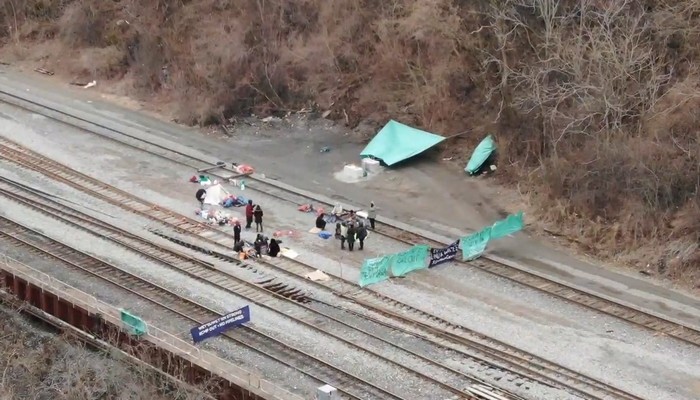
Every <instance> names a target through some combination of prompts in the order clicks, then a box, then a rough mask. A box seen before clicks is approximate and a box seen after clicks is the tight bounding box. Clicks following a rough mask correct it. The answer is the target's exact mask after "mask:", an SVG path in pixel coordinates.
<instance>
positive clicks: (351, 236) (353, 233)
mask: <svg viewBox="0 0 700 400" xmlns="http://www.w3.org/2000/svg"><path fill="white" fill-rule="evenodd" d="M356 237H357V230H356V229H355V225H353V224H350V226H348V233H347V240H348V250H349V251H352V250H353V248H354V247H355V238H356Z"/></svg>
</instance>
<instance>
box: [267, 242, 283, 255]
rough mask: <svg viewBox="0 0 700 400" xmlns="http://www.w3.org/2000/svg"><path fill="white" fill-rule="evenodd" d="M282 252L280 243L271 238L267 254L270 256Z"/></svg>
mask: <svg viewBox="0 0 700 400" xmlns="http://www.w3.org/2000/svg"><path fill="white" fill-rule="evenodd" d="M279 252H280V245H279V244H278V243H277V241H276V240H275V239H270V248H269V250H268V252H267V254H268V255H269V256H270V257H277V254H279Z"/></svg>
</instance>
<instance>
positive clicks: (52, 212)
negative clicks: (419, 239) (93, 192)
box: [0, 178, 520, 399]
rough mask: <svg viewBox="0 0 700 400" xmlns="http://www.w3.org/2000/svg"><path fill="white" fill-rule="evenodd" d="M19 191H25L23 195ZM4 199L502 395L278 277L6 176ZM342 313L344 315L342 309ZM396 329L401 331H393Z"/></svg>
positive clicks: (455, 387) (309, 323) (461, 383)
mask: <svg viewBox="0 0 700 400" xmlns="http://www.w3.org/2000/svg"><path fill="white" fill-rule="evenodd" d="M19 192H22V193H21V194H20V193H19ZM0 195H2V196H5V197H6V198H9V199H12V200H13V201H15V202H17V203H19V204H22V205H23V206H26V207H28V208H31V209H34V210H35V211H38V212H41V213H42V214H44V215H47V216H50V217H52V218H53V219H55V220H58V221H61V222H63V223H65V224H68V225H71V226H73V227H75V228H77V229H80V230H83V231H86V232H88V233H91V234H93V235H96V236H98V237H102V238H104V239H107V240H110V241H112V242H113V243H116V244H118V245H120V246H122V247H124V248H126V249H128V250H130V251H133V252H135V253H136V254H138V255H140V256H142V257H144V258H147V259H150V260H151V261H154V262H156V263H159V264H161V265H163V266H166V267H168V268H170V269H173V270H176V271H178V272H181V273H183V274H185V275H187V276H189V277H190V278H193V279H196V280H199V281H201V282H204V283H206V284H208V285H211V286H212V287H214V288H216V289H219V290H222V291H225V292H229V293H230V294H232V295H235V296H238V297H243V298H244V299H246V300H247V301H249V302H251V303H254V304H257V305H258V306H260V307H262V308H266V309H269V310H271V311H273V312H275V313H277V314H279V315H280V316H282V317H283V318H287V319H290V320H291V321H292V322H295V323H299V324H302V325H304V326H306V327H307V328H309V329H313V330H316V331H319V332H323V333H325V334H327V335H329V336H331V337H333V338H335V339H336V340H339V341H342V342H344V343H345V344H348V345H350V346H353V347H356V348H357V350H358V351H362V352H367V353H369V354H372V355H374V356H377V357H381V358H385V359H386V361H387V362H390V363H392V364H394V365H395V366H397V367H400V368H404V369H407V368H406V366H404V365H402V364H400V363H399V361H398V360H394V359H392V358H391V357H392V355H396V354H401V353H407V354H408V355H410V357H413V358H415V359H416V361H417V363H418V364H422V366H424V368H423V369H425V366H426V365H427V366H428V367H433V368H436V369H439V375H440V376H443V377H444V376H449V379H447V380H449V381H451V382H453V384H449V383H447V382H445V381H446V379H434V378H431V377H429V376H427V375H425V374H421V373H417V372H416V371H414V370H408V372H409V373H415V374H416V375H417V376H418V377H419V378H421V379H429V380H431V381H434V383H435V384H436V385H437V386H440V387H442V388H443V389H445V390H447V391H450V392H452V393H454V394H456V395H458V396H459V398H466V397H468V396H469V395H470V393H468V392H466V391H464V390H462V389H460V387H469V386H472V385H480V387H481V388H489V390H490V391H491V392H494V393H496V392H499V390H497V389H496V388H494V387H492V386H491V385H489V384H488V383H487V382H485V381H482V380H479V379H476V378H474V377H472V376H468V375H467V374H465V373H464V372H461V371H458V370H456V369H454V368H452V367H449V366H447V365H444V364H441V363H440V362H438V361H435V360H432V359H430V358H429V357H428V356H426V355H424V354H420V350H411V349H408V348H405V347H399V346H397V345H396V344H395V343H393V342H392V341H391V340H389V339H386V338H384V337H381V336H380V335H378V334H376V333H371V332H369V331H367V330H366V329H364V328H362V327H358V326H356V325H353V324H352V323H348V322H347V318H344V316H334V315H331V314H330V313H328V312H322V311H319V310H315V309H313V308H312V307H310V306H308V305H306V304H308V303H310V302H312V301H314V300H312V299H311V298H310V297H309V296H307V295H305V294H303V292H302V291H301V290H299V289H296V288H294V287H290V286H289V285H288V284H286V283H283V282H280V281H278V280H276V279H275V278H268V277H263V279H262V280H261V281H260V282H257V283H254V282H249V281H246V280H244V279H241V278H238V277H237V276H235V275H232V274H230V273H228V272H225V271H222V270H220V269H218V268H216V267H215V266H214V265H213V264H211V263H208V262H204V261H202V260H200V259H197V258H194V257H191V256H189V255H186V254H183V253H180V252H176V251H173V250H170V249H167V248H163V247H162V246H159V245H157V244H154V243H152V242H150V241H148V240H146V239H144V238H141V237H139V236H137V235H133V234H131V233H129V232H126V231H124V230H122V229H120V228H117V227H114V226H111V225H108V224H106V223H104V222H103V221H101V220H99V219H97V218H94V217H92V216H90V215H88V214H85V213H82V212H80V211H78V210H75V209H72V208H71V207H68V206H65V205H62V204H60V203H57V202H55V201H53V200H51V199H49V198H46V197H45V196H42V195H40V194H37V193H34V192H32V191H31V190H29V189H28V188H23V187H22V186H21V185H19V184H17V183H16V182H13V183H10V181H9V180H7V179H5V178H0ZM290 303H292V304H290ZM338 311H339V312H341V314H344V312H342V311H341V310H338ZM333 325H338V326H342V327H345V328H349V329H352V330H355V331H357V332H358V333H361V334H362V335H364V337H362V338H358V339H355V340H353V341H350V340H347V339H345V338H343V337H341V336H340V335H338V334H336V333H334V332H333V331H334V330H337V327H336V328H335V329H334V328H333ZM391 329H395V328H393V327H391ZM365 340H367V341H372V340H374V341H376V342H379V343H380V344H381V347H382V351H386V352H387V353H389V354H390V355H380V354H377V353H376V352H375V351H372V350H368V349H366V348H365V347H364V346H363V343H364V341H365ZM492 368H493V367H492ZM516 378H520V377H519V376H517V377H516V376H513V377H512V379H516ZM499 394H500V395H501V396H502V397H504V399H515V396H513V395H510V396H509V395H507V394H506V393H505V392H502V393H499Z"/></svg>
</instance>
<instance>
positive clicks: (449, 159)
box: [442, 157, 454, 161]
mask: <svg viewBox="0 0 700 400" xmlns="http://www.w3.org/2000/svg"><path fill="white" fill-rule="evenodd" d="M453 159H454V157H446V158H443V159H442V161H452V160H453Z"/></svg>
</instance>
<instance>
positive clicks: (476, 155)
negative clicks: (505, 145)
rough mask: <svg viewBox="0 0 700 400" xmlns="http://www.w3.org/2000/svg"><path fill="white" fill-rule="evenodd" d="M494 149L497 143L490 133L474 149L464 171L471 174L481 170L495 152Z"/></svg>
mask: <svg viewBox="0 0 700 400" xmlns="http://www.w3.org/2000/svg"><path fill="white" fill-rule="evenodd" d="M494 151H496V143H495V142H494V141H493V137H492V136H491V135H488V136H486V138H484V140H482V141H481V143H479V145H478V146H476V148H475V149H474V152H473V153H472V156H471V158H470V159H469V162H468V163H467V166H466V167H464V172H466V173H468V174H469V175H474V174H475V173H477V172H479V169H481V166H482V165H484V163H485V162H486V160H488V158H489V157H491V154H493V152H494Z"/></svg>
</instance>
